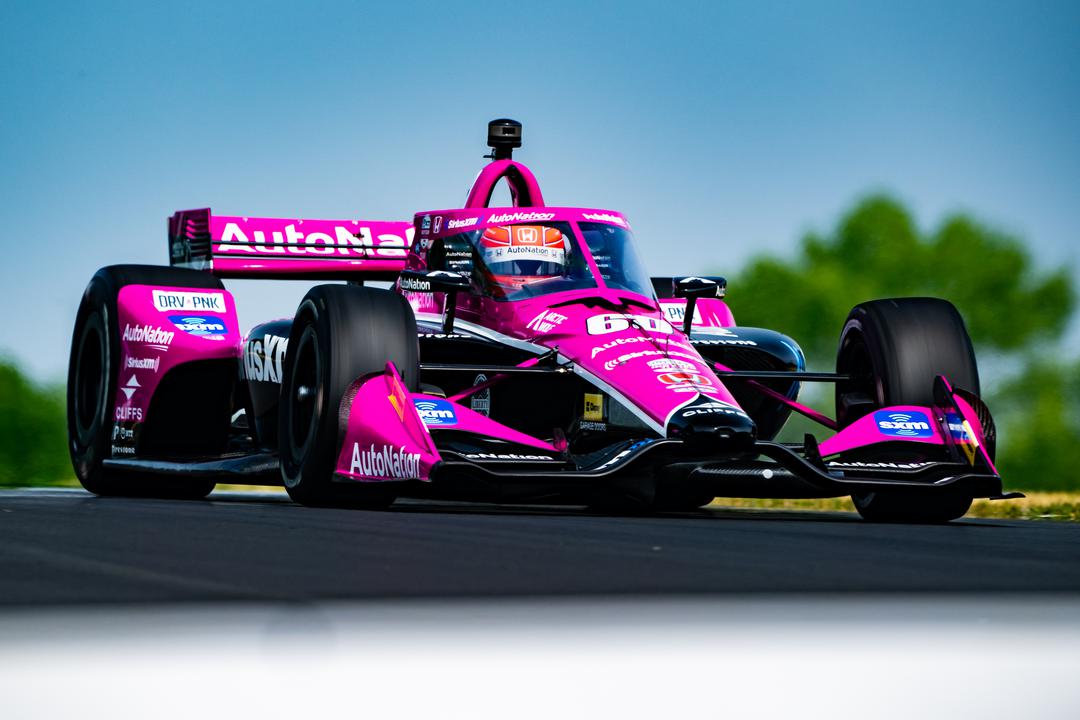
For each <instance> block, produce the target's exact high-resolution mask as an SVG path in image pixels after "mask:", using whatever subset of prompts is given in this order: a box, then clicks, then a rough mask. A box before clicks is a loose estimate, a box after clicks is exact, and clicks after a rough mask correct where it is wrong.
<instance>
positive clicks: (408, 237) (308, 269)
mask: <svg viewBox="0 0 1080 720" xmlns="http://www.w3.org/2000/svg"><path fill="white" fill-rule="evenodd" d="M169 235H170V243H171V244H172V247H171V248H170V253H172V254H173V264H174V265H177V266H180V267H190V268H193V269H196V270H209V271H211V272H213V273H214V274H215V275H217V276H219V277H247V276H263V277H273V276H296V275H301V276H307V277H319V276H326V277H343V276H347V275H348V274H350V273H365V274H372V273H374V274H382V275H393V274H395V273H398V272H400V271H401V269H402V268H403V267H404V266H405V258H406V256H407V254H408V248H409V246H411V245H412V240H413V227H412V224H411V223H408V222H384V221H373V220H302V219H279V218H252V217H236V216H225V215H212V214H211V212H210V210H209V209H202V210H181V211H179V212H177V213H176V214H175V215H173V217H172V218H170V221H169ZM206 236H208V237H206ZM207 241H208V242H209V253H208V254H205V255H203V254H199V253H198V252H196V251H195V246H197V245H199V243H200V242H207ZM185 252H192V253H193V255H192V257H191V258H190V259H183V258H184V253H185Z"/></svg>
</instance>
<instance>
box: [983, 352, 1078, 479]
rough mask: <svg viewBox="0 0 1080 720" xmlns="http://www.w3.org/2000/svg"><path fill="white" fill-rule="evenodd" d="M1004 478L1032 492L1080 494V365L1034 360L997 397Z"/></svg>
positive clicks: (995, 416)
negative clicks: (1050, 491)
mask: <svg viewBox="0 0 1080 720" xmlns="http://www.w3.org/2000/svg"><path fill="white" fill-rule="evenodd" d="M991 402H992V410H993V413H994V418H995V422H997V423H998V425H1000V426H1001V427H1003V428H1004V429H1003V431H1002V433H1001V435H1002V443H1003V444H1002V447H1001V448H1000V449H999V450H998V465H999V468H998V469H999V470H1000V471H1001V473H1002V477H1004V478H1006V479H1007V480H1009V481H1011V484H1012V485H1014V486H1015V487H1022V488H1024V489H1026V490H1077V489H1080V362H1074V363H1072V364H1062V363H1053V362H1048V361H1046V360H1042V359H1036V360H1032V361H1031V362H1030V363H1028V364H1027V366H1026V367H1025V368H1024V370H1023V372H1022V373H1019V374H1017V375H1015V376H1014V377H1012V378H1010V379H1009V380H1008V381H1006V382H1005V383H1004V384H1003V385H1002V387H1001V388H1000V389H999V390H998V391H997V392H995V393H994V396H993V398H991Z"/></svg>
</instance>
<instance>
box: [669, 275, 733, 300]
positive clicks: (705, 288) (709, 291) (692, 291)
mask: <svg viewBox="0 0 1080 720" xmlns="http://www.w3.org/2000/svg"><path fill="white" fill-rule="evenodd" d="M726 292H727V279H725V278H722V277H678V278H672V279H671V296H672V297H677V298H680V297H684V298H700V297H710V298H722V297H724V294H725V293H726Z"/></svg>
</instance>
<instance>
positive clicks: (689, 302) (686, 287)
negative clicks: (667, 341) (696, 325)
mask: <svg viewBox="0 0 1080 720" xmlns="http://www.w3.org/2000/svg"><path fill="white" fill-rule="evenodd" d="M726 294H727V279H726V278H722V277H677V278H672V279H671V296H672V297H677V298H686V314H685V315H684V316H683V334H684V335H689V334H690V327H691V325H692V324H693V322H694V311H695V310H697V300H698V298H722V297H724V296H725V295H726Z"/></svg>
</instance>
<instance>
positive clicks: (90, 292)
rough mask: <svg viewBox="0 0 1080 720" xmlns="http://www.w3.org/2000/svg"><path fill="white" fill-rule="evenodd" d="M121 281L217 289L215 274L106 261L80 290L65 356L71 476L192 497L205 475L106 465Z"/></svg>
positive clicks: (119, 488) (107, 491)
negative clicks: (169, 474)
mask: <svg viewBox="0 0 1080 720" xmlns="http://www.w3.org/2000/svg"><path fill="white" fill-rule="evenodd" d="M127 285H162V286H168V287H189V288H199V289H203V288H209V289H217V290H222V289H224V286H223V285H222V284H221V281H220V280H218V279H217V278H215V277H213V276H211V275H208V274H206V273H203V272H198V271H195V270H187V269H184V268H171V267H159V266H153V265H111V266H109V267H104V268H101V269H100V270H98V271H97V273H95V274H94V277H93V278H91V280H90V284H89V285H87V287H86V290H85V292H83V297H82V301H81V302H80V304H79V310H78V313H77V314H76V317H75V330H74V332H73V334H72V339H71V355H70V357H69V361H68V385H67V387H68V392H67V428H68V450H69V452H70V454H71V464H72V467H73V468H74V470H75V475H76V477H78V478H79V482H80V483H81V484H82V486H83V487H84V488H86V489H87V490H89V491H90V492H92V493H94V494H95V495H126V496H141V497H170V498H178V499H198V498H202V497H206V496H207V495H209V494H210V492H211V491H212V490H213V489H214V482H213V481H208V480H186V479H177V478H169V477H161V476H156V475H144V474H141V473H131V472H121V471H117V470H114V469H107V468H105V467H104V465H103V462H104V460H106V459H107V458H109V457H110V455H111V453H112V449H111V432H112V427H113V422H114V421H113V413H114V410H115V399H116V384H117V378H118V376H119V371H120V368H119V365H120V333H119V326H118V324H117V317H118V316H117V312H118V311H117V302H116V300H117V296H118V294H119V292H120V290H121V288H123V287H125V286H127Z"/></svg>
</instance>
